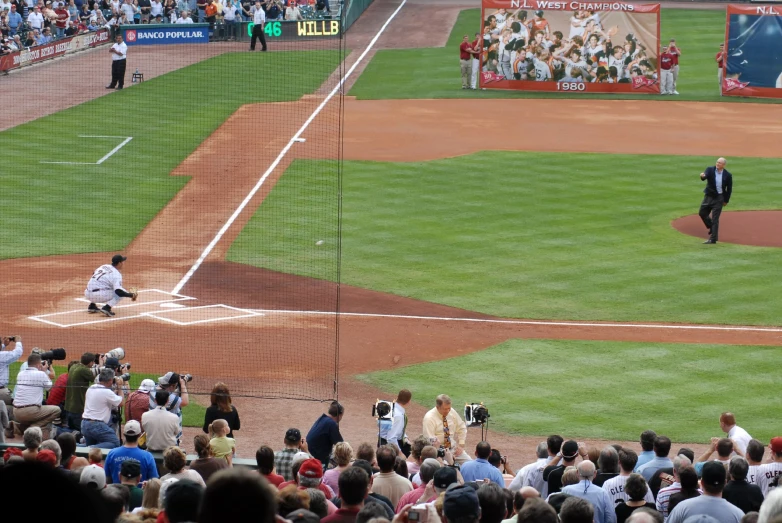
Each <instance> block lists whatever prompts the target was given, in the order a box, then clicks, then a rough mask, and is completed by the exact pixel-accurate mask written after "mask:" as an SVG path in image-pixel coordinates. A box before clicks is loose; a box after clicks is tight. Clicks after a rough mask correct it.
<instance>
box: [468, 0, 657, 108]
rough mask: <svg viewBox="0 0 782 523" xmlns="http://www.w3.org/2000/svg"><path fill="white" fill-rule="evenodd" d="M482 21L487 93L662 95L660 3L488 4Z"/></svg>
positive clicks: (499, 0)
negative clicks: (513, 91)
mask: <svg viewBox="0 0 782 523" xmlns="http://www.w3.org/2000/svg"><path fill="white" fill-rule="evenodd" d="M481 20H482V24H483V27H482V35H481V36H479V37H478V46H480V49H481V55H480V68H481V69H480V75H479V77H480V86H481V88H484V89H517V90H521V91H555V92H556V91H566V92H577V93H578V92H580V93H643V94H659V92H660V81H659V76H660V71H659V65H658V60H657V58H658V56H659V54H660V4H629V3H625V2H603V3H599V2H574V1H573V2H566V1H565V2H563V1H557V2H552V1H548V0H483V3H482V12H481ZM469 40H470V42H473V43H474V35H472V34H471V35H469ZM473 63H475V62H473Z"/></svg>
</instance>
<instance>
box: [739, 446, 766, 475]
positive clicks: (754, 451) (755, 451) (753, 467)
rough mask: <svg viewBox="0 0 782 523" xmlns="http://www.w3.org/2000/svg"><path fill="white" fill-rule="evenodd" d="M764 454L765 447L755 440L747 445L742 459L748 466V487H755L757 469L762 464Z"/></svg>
mask: <svg viewBox="0 0 782 523" xmlns="http://www.w3.org/2000/svg"><path fill="white" fill-rule="evenodd" d="M765 453H766V447H764V446H763V444H762V443H761V442H759V441H758V440H756V439H751V440H749V443H747V453H746V454H745V455H744V457H745V458H746V459H747V463H748V464H749V470H748V471H747V483H749V484H750V485H757V484H758V482H757V478H758V469H759V468H760V466H761V465H762V464H763V454H765Z"/></svg>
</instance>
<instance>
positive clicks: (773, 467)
mask: <svg viewBox="0 0 782 523" xmlns="http://www.w3.org/2000/svg"><path fill="white" fill-rule="evenodd" d="M768 448H769V450H770V451H771V456H770V457H771V463H766V464H764V465H761V466H760V467H758V470H757V473H756V477H755V483H756V484H757V486H758V487H760V490H762V491H763V495H764V496H768V493H769V491H770V490H771V482H772V481H774V479H775V478H776V477H777V476H780V475H782V436H777V437H776V438H771V443H769V445H768Z"/></svg>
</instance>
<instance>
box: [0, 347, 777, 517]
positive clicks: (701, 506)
mask: <svg viewBox="0 0 782 523" xmlns="http://www.w3.org/2000/svg"><path fill="white" fill-rule="evenodd" d="M3 349H5V350H2V351H0V425H2V426H3V428H4V429H6V431H5V435H6V436H8V437H9V438H10V439H11V440H12V439H16V438H17V437H18V436H21V441H22V442H23V448H20V446H8V448H6V449H5V452H4V454H3V461H2V467H0V492H3V494H4V496H8V499H17V498H16V497H15V496H16V494H15V493H17V492H18V493H20V494H19V495H20V496H21V492H22V489H25V488H28V486H29V484H31V483H30V482H34V483H36V484H40V485H45V486H46V492H47V496H60V497H61V498H62V499H61V498H60V497H57V498H56V499H47V501H51V502H56V500H57V499H61V501H63V503H64V504H63V505H53V506H58V507H59V508H58V513H57V515H58V517H60V518H63V517H65V518H66V520H70V519H68V518H69V517H70V516H69V514H70V513H71V512H72V513H74V514H75V513H78V514H79V520H80V521H93V520H94V521H116V522H131V521H133V522H136V521H161V522H170V523H176V522H180V521H181V522H184V521H200V522H211V521H221V522H222V521H262V522H265V523H272V521H277V523H287V522H291V523H318V522H322V523H366V522H372V523H382V522H392V521H393V522H394V523H416V522H417V523H528V522H535V523H549V522H550V523H557V522H561V523H592V522H593V523H624V522H630V523H649V522H654V523H663V522H664V523H685V522H686V523H696V522H698V523H713V522H719V523H744V522H750V523H754V522H756V521H759V522H760V523H782V489H780V488H778V481H779V478H780V477H782V437H775V438H772V439H771V440H770V442H769V443H768V444H767V445H765V444H764V443H761V442H760V441H758V440H757V439H754V438H752V436H751V435H750V434H749V433H748V432H747V431H746V430H745V429H743V428H741V427H740V426H738V424H737V422H736V419H735V416H734V415H733V414H731V413H729V412H725V413H722V415H721V416H720V417H719V427H720V431H721V432H722V433H724V434H723V436H722V437H714V438H712V439H711V441H710V444H709V447H708V448H707V450H706V451H705V452H703V453H701V454H699V455H696V454H695V452H694V451H693V450H691V449H689V448H687V447H682V448H680V449H678V450H676V452H672V444H671V440H670V439H669V438H667V437H665V436H663V435H658V434H656V433H655V432H654V431H652V430H646V431H644V432H643V433H642V434H641V435H640V442H639V443H640V452H636V450H635V449H634V448H631V447H630V446H624V445H618V444H615V445H608V446H605V447H603V448H588V447H587V446H586V445H584V444H583V443H579V442H577V441H575V440H573V439H565V438H563V437H562V436H559V435H551V436H549V437H548V438H546V440H545V441H541V442H540V443H539V444H538V446H537V448H536V451H535V456H529V457H528V458H529V462H528V463H525V464H524V465H523V466H522V467H521V468H519V469H518V470H514V469H513V468H512V467H511V465H510V463H509V461H508V458H507V456H505V455H503V454H502V452H501V451H499V450H498V449H495V448H492V446H491V444H490V443H488V442H486V441H480V442H478V443H477V444H474V446H472V445H470V446H469V447H468V443H467V441H466V439H467V427H466V424H465V422H464V420H462V418H461V417H460V416H459V414H458V413H457V412H456V410H454V409H453V408H452V405H451V399H450V398H449V397H448V396H447V395H440V396H438V397H437V398H436V400H435V405H434V406H433V408H432V409H431V410H430V411H428V412H427V413H426V415H425V416H424V417H423V419H422V420H421V422H420V425H418V427H420V435H417V437H416V436H414V437H412V438H411V437H409V436H408V433H412V434H418V433H419V431H418V430H416V431H415V432H413V426H414V424H413V423H412V422H411V420H410V419H409V417H408V414H407V412H406V407H407V406H408V405H409V403H410V402H411V400H412V393H411V392H410V391H408V390H402V391H400V392H399V394H398V396H397V398H396V401H395V402H394V403H393V409H392V411H391V414H390V415H386V416H384V417H381V419H379V420H378V421H377V423H378V439H377V441H373V442H361V443H358V442H354V444H353V445H351V444H350V443H348V442H347V441H344V438H343V436H342V434H341V432H340V422H341V421H342V419H343V417H344V416H345V409H344V407H343V406H342V405H341V404H339V403H337V402H332V403H331V404H330V405H329V407H328V410H327V412H325V413H324V414H322V415H321V416H320V417H319V418H318V419H317V420H315V421H314V423H313V424H312V426H311V428H310V429H309V431H308V432H307V433H306V436H305V435H304V433H303V432H302V431H301V430H300V429H298V428H295V427H291V428H288V429H287V430H286V431H285V432H284V436H283V435H282V431H281V436H282V437H281V439H280V441H279V442H269V444H268V445H262V446H261V447H260V448H258V450H257V451H256V453H255V461H254V463H252V464H248V463H247V461H249V460H240V459H237V458H236V457H235V453H236V440H235V438H234V431H239V430H240V428H241V424H240V420H239V413H238V411H237V409H236V407H235V406H233V405H232V402H231V395H230V391H229V390H228V387H227V386H226V385H225V384H224V383H218V384H216V385H215V387H214V389H213V390H212V394H211V397H210V400H211V406H210V407H209V408H208V409H207V412H206V416H205V419H204V426H203V433H199V434H198V435H196V436H195V437H194V439H193V448H194V449H195V452H196V456H194V457H192V458H190V459H189V464H188V456H187V455H186V453H185V451H184V450H183V449H182V445H183V444H184V442H182V430H181V408H182V407H183V406H186V405H187V404H188V402H189V398H188V393H187V383H188V382H189V376H187V375H179V374H177V373H175V372H167V373H165V374H164V375H163V376H161V377H159V378H158V380H157V383H155V382H154V381H153V380H149V379H145V380H143V381H142V382H141V384H140V386H139V387H138V389H137V390H135V391H132V392H130V391H129V390H128V386H127V383H126V382H125V381H124V380H123V376H122V375H120V374H119V373H120V372H121V371H122V367H121V365H120V364H119V360H120V359H121V358H122V357H124V351H121V349H114V350H113V351H110V352H109V353H107V354H105V355H95V354H92V353H85V354H83V355H82V357H81V359H80V360H78V361H72V362H70V363H69V364H68V372H67V373H64V374H63V375H62V376H60V377H59V378H55V376H54V371H53V370H52V368H51V367H50V365H47V364H46V362H45V361H42V359H41V353H40V351H38V352H36V351H33V352H32V353H31V354H30V355H29V356H28V357H27V361H26V365H24V366H23V368H22V369H21V370H20V371H19V374H18V377H17V380H16V384H15V387H14V390H13V394H11V393H10V392H11V391H10V389H9V388H8V383H9V382H8V371H9V368H8V366H9V365H10V363H11V362H13V361H16V360H17V359H19V358H20V357H21V355H22V346H21V338H20V337H15V338H4V339H3ZM45 391H49V393H48V397H44V392H45ZM9 397H11V399H10V404H9V405H6V404H5V403H3V402H4V401H8V399H9ZM6 407H8V408H7V409H6ZM123 407H124V410H122V409H123ZM715 432H716V419H715ZM0 438H1V436H0ZM1 442H2V441H0V443H1ZM80 447H89V448H88V449H87V448H85V449H83V450H79V449H80ZM633 447H635V445H633ZM84 451H88V454H87V457H84V456H79V455H78V454H80V453H84ZM470 454H472V456H471V455H470ZM248 465H251V466H250V467H249V468H252V469H255V470H248ZM52 493H54V494H52ZM80 504H81V505H80ZM80 507H81V508H80ZM84 507H90V508H89V509H85V508H84ZM69 511H70V512H69ZM45 515H46V516H47V517H49V516H50V514H48V513H46V514H45Z"/></svg>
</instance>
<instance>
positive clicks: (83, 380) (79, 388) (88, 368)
mask: <svg viewBox="0 0 782 523" xmlns="http://www.w3.org/2000/svg"><path fill="white" fill-rule="evenodd" d="M94 366H95V354H93V353H91V352H85V353H84V354H82V355H81V359H80V360H79V363H77V364H76V365H74V366H73V367H71V368H70V370H68V387H67V388H66V389H65V417H66V419H67V423H66V425H67V426H68V428H70V429H71V430H81V417H82V412H83V411H84V401H85V398H86V395H87V389H88V388H89V386H90V385H92V381H93V379H94V378H95V374H94V371H93V367H94Z"/></svg>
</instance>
